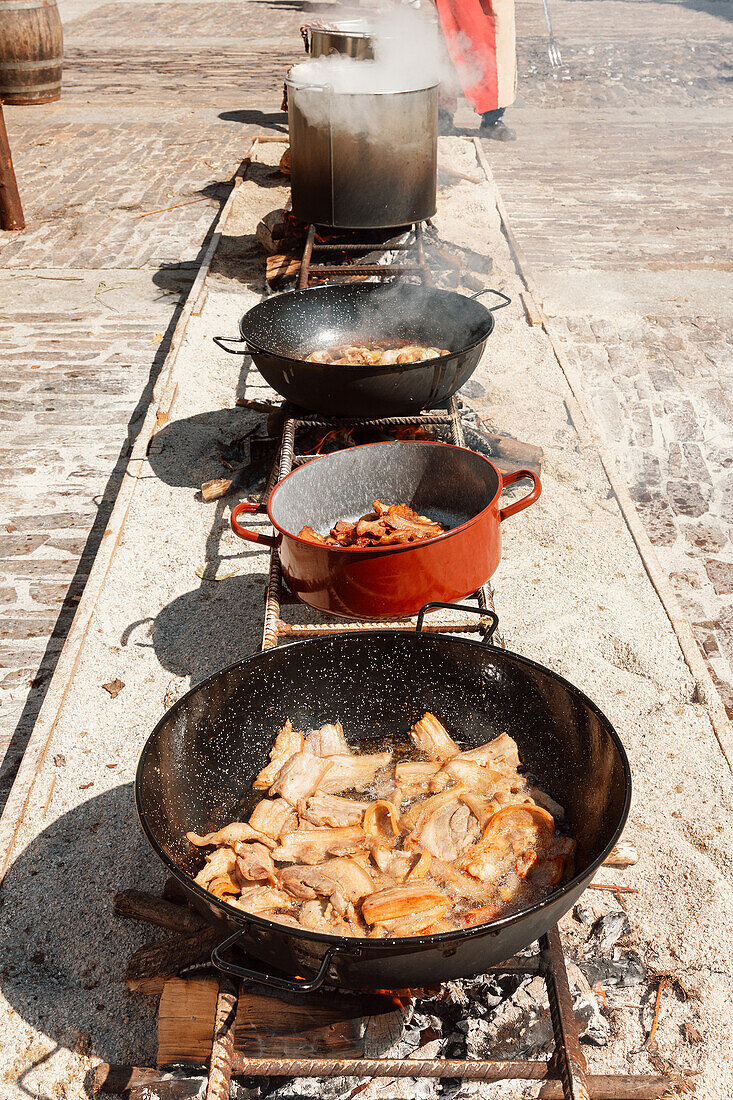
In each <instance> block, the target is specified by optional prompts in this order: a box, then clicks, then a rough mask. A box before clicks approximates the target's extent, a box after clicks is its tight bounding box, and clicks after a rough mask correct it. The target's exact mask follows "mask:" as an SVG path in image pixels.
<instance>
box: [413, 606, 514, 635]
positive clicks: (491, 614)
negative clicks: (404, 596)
mask: <svg viewBox="0 0 733 1100" xmlns="http://www.w3.org/2000/svg"><path fill="white" fill-rule="evenodd" d="M439 607H440V608H443V609H444V610H445V611H470V612H471V614H472V615H480V616H481V618H482V619H490V620H491V621H490V623H489V625H488V626H487V627H484V628H483V631H484V636H483V639H482V641H483V644H484V645H488V644H489V642H490V641H491V636H492V634H493V633H494V631H495V630H496V628H497V627H498V625H499V616H498V615H497V614H496V612H495V611H489V609H488V607H473V606H472V605H471V604H468V603H439V602H437V603H426V604H424V605H423V606H422V607H421V608H420V610H419V612H418V615H417V625H416V626H415V633H416V634H422V633H423V620H424V618H425V615H426V614H427V612H428V611H435V610H436V609H437V608H439ZM479 629H480V627H479Z"/></svg>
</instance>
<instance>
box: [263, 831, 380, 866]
mask: <svg viewBox="0 0 733 1100" xmlns="http://www.w3.org/2000/svg"><path fill="white" fill-rule="evenodd" d="M366 843H367V838H366V836H365V834H364V830H363V829H362V828H360V826H358V825H347V826H345V827H344V828H341V829H297V830H296V831H295V832H294V833H287V834H286V835H285V836H284V837H283V838H282V842H281V844H280V846H279V847H278V848H276V849H275V851H274V852H273V853H272V857H273V859H276V860H277V861H278V862H279V863H309V864H316V863H320V862H321V860H323V859H325V858H326V856H329V855H334V856H345V855H348V854H349V853H350V852H355V851H357V849H359V848H364V847H366Z"/></svg>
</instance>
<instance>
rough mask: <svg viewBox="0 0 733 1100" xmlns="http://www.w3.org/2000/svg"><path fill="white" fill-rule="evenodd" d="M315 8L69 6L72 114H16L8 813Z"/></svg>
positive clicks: (8, 280)
mask: <svg viewBox="0 0 733 1100" xmlns="http://www.w3.org/2000/svg"><path fill="white" fill-rule="evenodd" d="M309 9H313V10H315V9H314V6H311V5H308V4H300V3H297V4H291V3H279V2H277V0H252V2H250V3H248V4H242V5H238V6H237V9H236V17H235V20H234V22H235V23H236V34H234V33H233V30H232V27H233V13H232V8H231V5H229V4H225V3H220V2H206V0H204V2H203V3H201V4H197V5H196V6H195V7H192V6H191V5H190V4H182V3H175V2H171V3H166V2H158V3H154V4H153V3H119V4H104V5H99V4H96V5H95V4H94V3H93V2H92V3H90V2H88V0H61V14H62V18H63V20H64V33H65V48H66V64H65V71H64V86H63V96H62V99H61V100H60V102H58V103H56V104H49V105H47V106H44V107H15V108H13V107H6V108H5V116H6V123H7V127H8V131H9V134H10V140H11V144H12V149H13V157H14V162H15V168H16V174H17V176H18V180H19V186H20V189H21V195H22V199H23V204H24V208H25V215H26V221H27V223H28V226H27V229H26V231H25V232H23V233H17V234H10V233H0V270H1V271H2V274H0V347H2V353H0V354H1V357H2V399H1V401H0V425H2V428H3V432H2V443H1V444H0V517H1V521H0V522H1V526H0V624H1V625H0V761H4V762H3V764H2V769H1V770H0V808H2V805H3V803H4V800H5V796H6V794H7V790H8V788H9V785H10V782H11V780H12V775H13V774H14V771H15V768H16V766H17V763H18V760H19V759H20V756H21V754H22V751H23V748H24V746H25V743H26V741H27V738H28V735H29V734H30V731H31V729H32V727H33V723H34V721H35V717H36V715H37V713H38V709H39V706H40V703H41V702H42V699H43V694H44V691H45V688H46V686H47V684H48V681H49V679H50V676H51V674H52V672H53V668H54V665H55V661H56V659H57V656H58V653H59V652H60V649H61V646H62V644H63V640H64V637H65V636H66V633H67V632H68V629H69V626H70V624H71V620H72V618H73V614H74V610H75V608H76V605H77V603H78V600H79V597H80V594H81V592H82V590H83V585H84V581H85V579H86V577H87V575H88V573H89V569H90V567H91V562H92V561H93V558H94V554H95V552H96V548H97V546H98V544H99V540H100V538H101V537H102V535H103V533H104V529H105V526H106V521H107V517H108V515H109V513H110V511H111V508H112V505H113V503H114V498H115V495H116V492H117V489H118V487H119V483H120V478H121V476H122V474H123V469H124V460H125V456H126V454H127V451H128V448H129V444H130V440H131V439H132V438H133V437H134V434H135V432H136V430H137V427H138V425H139V422H140V419H141V417H142V415H143V413H144V411H145V407H146V404H147V401H148V400H149V397H150V392H151V388H152V384H153V382H154V380H155V377H156V375H157V372H158V370H159V368H160V365H161V363H162V361H163V358H164V355H165V351H166V349H167V345H168V339H169V335H170V334H171V333H172V331H173V326H174V324H175V319H176V316H177V311H178V308H179V306H180V303H181V301H182V299H183V298H184V297H185V294H186V292H187V290H188V288H189V286H190V284H191V280H192V278H193V276H194V274H195V270H196V261H197V256H198V254H199V252H200V250H201V248H202V242H204V241H205V239H206V237H207V233H208V231H209V228H210V226H211V224H212V221H213V218H214V216H215V214H216V212H217V211H218V209H219V204H220V202H221V201H222V200H223V199H224V198H225V197H226V194H227V191H228V188H227V186H226V181H227V180H228V179H229V178H231V174H232V171H233V169H234V168H235V167H236V166H237V165H238V163H239V162H240V160H241V159H242V157H243V156H244V154H245V152H246V150H247V147H248V145H249V135H250V133H251V132H252V131H253V130H254V128H255V127H256V126H258V125H259V124H260V123H261V122H262V120H263V118H264V119H265V120H266V121H267V120H268V118H269V117H270V113H272V112H275V114H273V115H272V118H274V119H275V122H276V124H281V122H282V119H281V117H280V116H279V115H278V114H277V111H278V109H279V105H280V98H281V87H282V78H283V74H284V71H285V69H286V68H287V66H288V65H289V64H291V63H292V60H293V59H294V58H297V57H299V56H300V54H301V50H302V45H301V40H300V35H299V34H298V27H299V25H300V23H301V22H302V21H303V17H304V16H303V12H304V11H308V10H309ZM183 27H185V35H182V33H181V32H182V28H183ZM262 28H265V30H264V31H263V29H262ZM178 204H187V205H178ZM165 207H175V209H169V210H165V211H163V212H161V213H153V214H150V212H151V211H158V210H162V208H165ZM148 214H149V215H150V216H141V215H148Z"/></svg>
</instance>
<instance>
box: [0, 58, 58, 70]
mask: <svg viewBox="0 0 733 1100" xmlns="http://www.w3.org/2000/svg"><path fill="white" fill-rule="evenodd" d="M63 63H64V59H63V57H49V58H48V59H47V60H46V61H0V73H2V72H7V73H17V72H18V70H23V69H60V68H61V67H62V65H63Z"/></svg>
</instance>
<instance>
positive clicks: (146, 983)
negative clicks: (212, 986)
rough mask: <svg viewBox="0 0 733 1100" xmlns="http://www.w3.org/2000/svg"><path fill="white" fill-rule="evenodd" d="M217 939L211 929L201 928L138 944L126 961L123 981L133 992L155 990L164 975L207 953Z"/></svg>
mask: <svg viewBox="0 0 733 1100" xmlns="http://www.w3.org/2000/svg"><path fill="white" fill-rule="evenodd" d="M220 939H221V932H217V930H216V929H215V928H209V927H205V928H201V929H200V930H199V931H197V932H191V933H189V934H188V935H185V936H173V937H172V938H171V939H168V940H162V941H161V942H158V943H147V944H145V945H144V946H143V947H140V948H139V949H138V950H137V951H136V952H135V954H134V955H133V956H132V958H131V959H130V961H129V963H128V964H127V971H126V973H125V983H126V985H127V987H128V989H130V990H131V991H132V992H133V993H158V992H160V989H161V988H162V983H163V982H164V980H165V979H166V978H172V977H173V976H174V975H175V974H177V973H178V971H179V970H182V969H183V967H184V966H190V965H191V963H195V962H198V960H199V959H201V958H203V957H204V956H207V955H208V954H209V952H211V951H212V950H213V948H214V947H215V946H216V943H217V941H218V940H220Z"/></svg>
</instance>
